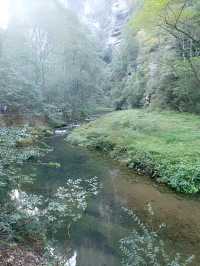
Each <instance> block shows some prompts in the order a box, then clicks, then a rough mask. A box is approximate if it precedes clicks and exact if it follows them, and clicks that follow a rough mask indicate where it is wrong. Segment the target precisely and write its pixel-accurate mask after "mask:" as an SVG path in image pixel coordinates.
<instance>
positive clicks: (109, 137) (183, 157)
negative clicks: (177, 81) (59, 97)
mask: <svg viewBox="0 0 200 266" xmlns="http://www.w3.org/2000/svg"><path fill="white" fill-rule="evenodd" d="M67 140H68V141H69V142H71V143H72V144H78V145H82V146H86V147H88V148H95V149H98V150H101V151H104V152H107V153H108V154H109V155H110V156H112V157H113V158H116V159H118V160H121V161H122V160H123V161H125V162H126V163H127V165H128V167H130V168H133V169H135V170H137V171H138V172H142V173H144V174H147V175H149V176H151V177H153V178H155V180H157V181H158V182H163V183H166V184H168V185H169V186H170V187H172V188H173V189H175V190H177V191H179V192H184V193H197V192H199V191H200V119H199V117H198V116H196V115H192V114H186V113H183V114H179V113H175V112H161V113H158V112H147V111H144V110H127V111H120V112H113V113H111V114H108V115H105V116H104V117H101V118H99V119H97V120H96V121H95V122H92V123H89V124H86V125H84V126H82V127H81V128H78V129H75V130H74V131H73V132H72V133H71V134H70V135H69V136H68V139H67Z"/></svg>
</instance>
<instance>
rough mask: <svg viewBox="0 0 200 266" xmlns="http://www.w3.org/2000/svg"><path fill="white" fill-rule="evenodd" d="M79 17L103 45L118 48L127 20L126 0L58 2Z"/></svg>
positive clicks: (72, 0) (63, 0)
mask: <svg viewBox="0 0 200 266" xmlns="http://www.w3.org/2000/svg"><path fill="white" fill-rule="evenodd" d="M60 1H62V2H63V3H64V4H65V6H66V7H68V8H70V9H72V10H73V11H74V12H76V14H78V15H79V17H80V18H81V20H82V21H84V23H86V24H87V25H88V26H89V27H90V29H91V30H92V31H93V32H94V33H95V34H97V35H99V38H100V39H101V41H102V43H103V45H105V46H106V47H110V48H112V49H113V48H115V47H119V45H120V42H121V33H122V29H123V26H124V25H125V23H126V22H127V20H128V17H129V13H130V10H131V8H130V4H129V1H128V0H60Z"/></svg>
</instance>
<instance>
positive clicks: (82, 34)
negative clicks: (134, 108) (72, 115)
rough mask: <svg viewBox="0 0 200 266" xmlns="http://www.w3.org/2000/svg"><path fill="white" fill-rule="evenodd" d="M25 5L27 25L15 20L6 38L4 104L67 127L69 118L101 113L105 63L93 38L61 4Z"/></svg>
mask: <svg viewBox="0 0 200 266" xmlns="http://www.w3.org/2000/svg"><path fill="white" fill-rule="evenodd" d="M22 5H23V6H24V14H23V19H21V18H20V17H18V16H13V17H12V19H11V21H10V23H9V25H8V28H7V29H6V30H4V31H3V32H1V36H2V38H1V48H2V49H1V54H0V75H1V77H2V78H1V79H0V96H1V103H0V104H3V105H6V106H7V108H8V109H7V110H8V111H9V112H20V113H21V112H23V113H24V112H33V113H39V114H43V115H44V114H46V115H47V116H50V118H51V117H52V116H55V117H56V116H60V117H59V120H61V121H63V120H65V119H66V117H65V116H66V114H67V112H82V111H83V112H86V111H87V109H89V108H90V107H91V108H95V106H97V105H98V104H97V102H98V101H101V98H102V95H103V94H102V90H103V88H104V74H103V68H104V62H103V60H102V56H101V52H100V50H99V48H98V45H97V43H96V41H95V39H94V37H93V35H92V34H91V32H90V31H89V30H88V28H87V27H86V26H85V25H82V24H81V23H80V21H79V19H78V17H77V16H76V14H74V13H73V12H72V11H70V10H68V9H67V8H65V7H64V5H62V4H61V3H59V1H54V0H51V1H48V2H47V1H44V2H43V3H40V1H29V3H28V4H27V3H26V1H25V0H23V1H22ZM13 9H14V10H13V12H16V10H15V5H14V4H13ZM69 70H70V71H69ZM101 103H103V101H101ZM54 114H55V115H54Z"/></svg>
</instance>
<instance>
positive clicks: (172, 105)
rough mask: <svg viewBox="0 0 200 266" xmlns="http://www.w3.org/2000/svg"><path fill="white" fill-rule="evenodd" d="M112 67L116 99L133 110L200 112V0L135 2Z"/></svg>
mask: <svg viewBox="0 0 200 266" xmlns="http://www.w3.org/2000/svg"><path fill="white" fill-rule="evenodd" d="M133 2H134V4H135V8H134V12H133V15H132V17H131V18H130V20H129V22H128V25H127V27H126V29H125V31H124V36H123V38H122V45H121V47H120V49H119V50H118V51H116V53H115V54H114V58H113V61H112V64H111V76H110V80H111V84H112V85H111V96H112V99H113V102H114V104H115V107H116V109H125V108H127V107H134V108H138V107H139V108H140V107H143V106H150V107H151V108H153V109H155V108H161V109H173V110H176V111H181V112H183V111H187V112H194V113H199V112H200V106H199V100H200V94H199V86H200V72H199V65H200V60H199V55H200V54H199V49H200V41H199V40H200V31H199V10H200V5H199V1H196V0H192V1H187V0H179V1H174V0H172V1H171V0H170V1H165V0H162V1H161V0H156V1H155V0H145V1H133Z"/></svg>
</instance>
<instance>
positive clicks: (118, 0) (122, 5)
mask: <svg viewBox="0 0 200 266" xmlns="http://www.w3.org/2000/svg"><path fill="white" fill-rule="evenodd" d="M129 12H130V7H129V5H128V2H127V1H126V0H113V1H112V14H111V17H112V19H111V25H110V26H111V27H110V37H109V40H108V44H109V45H110V46H111V47H118V46H119V45H120V43H121V33H122V29H123V27H124V25H125V23H126V22H127V20H128V17H129Z"/></svg>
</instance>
